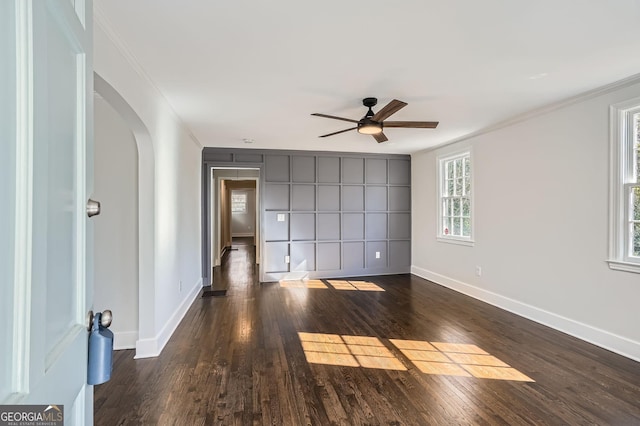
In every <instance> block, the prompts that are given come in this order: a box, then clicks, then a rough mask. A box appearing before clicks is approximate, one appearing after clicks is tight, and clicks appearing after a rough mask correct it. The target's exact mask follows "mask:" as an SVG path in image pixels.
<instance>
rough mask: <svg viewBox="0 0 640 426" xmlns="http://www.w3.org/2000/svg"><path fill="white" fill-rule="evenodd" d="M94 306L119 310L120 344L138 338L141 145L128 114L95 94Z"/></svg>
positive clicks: (115, 322)
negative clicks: (96, 204)
mask: <svg viewBox="0 0 640 426" xmlns="http://www.w3.org/2000/svg"><path fill="white" fill-rule="evenodd" d="M94 141H95V144H94V193H93V195H92V196H93V198H94V199H96V200H98V201H100V203H101V208H102V210H101V212H100V215H99V216H97V217H96V218H95V219H94V271H95V278H94V293H93V298H94V310H95V311H96V312H102V311H103V310H105V309H111V311H113V315H114V317H113V323H112V324H111V328H110V329H111V331H113V333H114V345H115V348H116V349H125V348H134V347H135V343H136V340H138V303H139V301H138V150H137V147H136V140H135V138H134V136H133V133H132V132H131V130H130V128H129V127H128V125H127V123H126V122H125V121H124V119H123V118H122V117H121V116H120V115H119V114H118V113H117V112H116V111H115V110H114V109H113V108H112V107H111V106H110V105H109V104H108V103H107V102H106V101H105V100H104V99H103V98H102V97H100V96H98V95H96V96H95V97H94Z"/></svg>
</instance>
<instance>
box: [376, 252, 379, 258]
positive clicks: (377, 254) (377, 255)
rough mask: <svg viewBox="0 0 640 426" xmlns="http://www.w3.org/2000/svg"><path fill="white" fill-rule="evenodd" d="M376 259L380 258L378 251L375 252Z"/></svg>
mask: <svg viewBox="0 0 640 426" xmlns="http://www.w3.org/2000/svg"><path fill="white" fill-rule="evenodd" d="M376 259H380V252H379V251H377V252H376Z"/></svg>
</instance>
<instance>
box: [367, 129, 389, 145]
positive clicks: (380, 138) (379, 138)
mask: <svg viewBox="0 0 640 426" xmlns="http://www.w3.org/2000/svg"><path fill="white" fill-rule="evenodd" d="M371 136H373V138H374V139H375V140H376V142H378V143H381V142H386V141H388V140H389V139H387V137H386V136H385V135H384V133H382V132H380V133H374V134H373V135H371Z"/></svg>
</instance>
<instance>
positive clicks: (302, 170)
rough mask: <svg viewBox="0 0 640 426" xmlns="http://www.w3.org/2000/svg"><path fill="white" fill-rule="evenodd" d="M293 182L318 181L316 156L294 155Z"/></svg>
mask: <svg viewBox="0 0 640 426" xmlns="http://www.w3.org/2000/svg"><path fill="white" fill-rule="evenodd" d="M291 161H292V162H293V167H292V169H293V176H292V177H293V179H292V181H293V182H307V183H314V182H315V181H316V158H315V157H303V156H293V158H292V159H291Z"/></svg>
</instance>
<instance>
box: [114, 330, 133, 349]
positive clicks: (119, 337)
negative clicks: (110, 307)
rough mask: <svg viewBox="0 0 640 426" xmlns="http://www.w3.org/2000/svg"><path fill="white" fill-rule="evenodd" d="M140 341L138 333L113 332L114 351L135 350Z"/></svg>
mask: <svg viewBox="0 0 640 426" xmlns="http://www.w3.org/2000/svg"><path fill="white" fill-rule="evenodd" d="M137 340H138V332H137V331H114V332H113V350H115V351H119V350H121V349H135V347H136V341H137Z"/></svg>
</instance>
